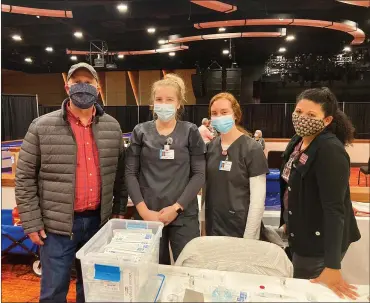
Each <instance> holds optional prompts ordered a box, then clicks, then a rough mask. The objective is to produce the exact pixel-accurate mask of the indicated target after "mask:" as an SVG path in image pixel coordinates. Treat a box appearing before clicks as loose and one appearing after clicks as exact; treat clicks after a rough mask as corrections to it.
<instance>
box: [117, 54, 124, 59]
mask: <svg viewBox="0 0 370 303" xmlns="http://www.w3.org/2000/svg"><path fill="white" fill-rule="evenodd" d="M117 57H118V59H123V58H124V57H125V55H122V54H119V55H118V56H117Z"/></svg>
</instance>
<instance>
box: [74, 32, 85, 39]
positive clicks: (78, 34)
mask: <svg viewBox="0 0 370 303" xmlns="http://www.w3.org/2000/svg"><path fill="white" fill-rule="evenodd" d="M73 35H74V36H75V37H76V38H82V37H83V34H82V32H74V34H73Z"/></svg>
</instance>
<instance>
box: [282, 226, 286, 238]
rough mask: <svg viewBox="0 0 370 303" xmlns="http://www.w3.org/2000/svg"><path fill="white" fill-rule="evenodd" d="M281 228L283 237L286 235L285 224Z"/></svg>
mask: <svg viewBox="0 0 370 303" xmlns="http://www.w3.org/2000/svg"><path fill="white" fill-rule="evenodd" d="M282 228H283V231H284V235H286V224H284V225H283V226H282Z"/></svg>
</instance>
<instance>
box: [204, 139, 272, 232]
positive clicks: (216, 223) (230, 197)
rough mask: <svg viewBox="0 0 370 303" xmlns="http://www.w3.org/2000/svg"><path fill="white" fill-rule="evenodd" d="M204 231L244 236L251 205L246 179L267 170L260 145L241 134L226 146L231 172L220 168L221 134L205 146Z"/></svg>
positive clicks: (264, 172)
mask: <svg viewBox="0 0 370 303" xmlns="http://www.w3.org/2000/svg"><path fill="white" fill-rule="evenodd" d="M207 147H208V151H207V183H206V188H207V189H206V200H205V213H206V231H207V235H209V236H230V237H243V235H244V231H245V226H246V224H247V218H248V210H249V204H250V186H249V178H251V177H256V176H259V175H263V174H267V173H269V169H268V166H267V160H266V157H265V154H264V153H263V151H262V148H261V145H260V144H258V143H257V142H256V141H254V140H253V139H252V138H249V137H248V136H245V135H242V136H240V137H239V138H238V139H236V140H235V141H234V142H233V143H232V144H231V145H230V146H229V148H228V150H227V154H228V161H231V162H232V165H231V171H220V170H219V166H220V161H225V159H226V156H224V155H222V147H221V137H217V138H215V139H214V140H213V141H211V142H210V143H209V144H208V145H207Z"/></svg>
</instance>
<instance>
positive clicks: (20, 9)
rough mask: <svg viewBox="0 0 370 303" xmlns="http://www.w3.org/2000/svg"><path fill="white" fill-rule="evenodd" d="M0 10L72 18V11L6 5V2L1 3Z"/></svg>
mask: <svg viewBox="0 0 370 303" xmlns="http://www.w3.org/2000/svg"><path fill="white" fill-rule="evenodd" d="M1 11H2V12H4V13H11V14H22V15H31V16H43V17H53V18H73V15H72V11H65V10H56V9H42V8H33V7H24V6H14V5H7V4H1Z"/></svg>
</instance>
